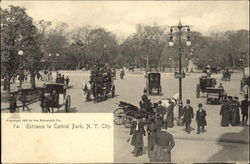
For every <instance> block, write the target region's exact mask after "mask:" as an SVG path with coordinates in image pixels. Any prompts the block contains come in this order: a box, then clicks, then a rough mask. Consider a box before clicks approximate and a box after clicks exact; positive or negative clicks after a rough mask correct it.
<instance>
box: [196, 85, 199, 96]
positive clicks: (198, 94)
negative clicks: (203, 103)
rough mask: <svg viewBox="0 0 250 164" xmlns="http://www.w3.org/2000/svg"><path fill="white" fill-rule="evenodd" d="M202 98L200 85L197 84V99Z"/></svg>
mask: <svg viewBox="0 0 250 164" xmlns="http://www.w3.org/2000/svg"><path fill="white" fill-rule="evenodd" d="M199 97H200V85H199V84H197V86H196V98H199Z"/></svg>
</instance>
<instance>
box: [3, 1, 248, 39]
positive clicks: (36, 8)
mask: <svg viewBox="0 0 250 164" xmlns="http://www.w3.org/2000/svg"><path fill="white" fill-rule="evenodd" d="M8 5H15V6H22V7H24V8H26V9H27V13H28V15H30V16H31V17H32V18H33V19H34V20H42V19H43V20H48V21H52V23H53V24H56V23H58V22H65V23H67V24H68V25H69V28H70V29H73V28H75V27H80V26H84V25H91V26H94V27H104V28H105V29H107V30H108V31H111V32H113V33H115V34H117V35H118V36H121V37H127V36H129V35H131V34H132V33H134V32H135V30H136V24H140V23H142V24H149V25H153V23H157V24H158V25H164V26H172V25H177V24H178V22H179V20H181V22H182V24H183V25H191V26H192V27H191V30H195V31H199V32H201V33H202V34H204V35H208V34H209V33H211V32H222V31H227V30H239V29H249V7H248V6H249V2H248V1H2V2H1V6H2V8H6V7H8Z"/></svg>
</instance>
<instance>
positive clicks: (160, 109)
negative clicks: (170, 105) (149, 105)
mask: <svg viewBox="0 0 250 164" xmlns="http://www.w3.org/2000/svg"><path fill="white" fill-rule="evenodd" d="M166 111H167V109H166V108H165V107H164V106H163V105H162V101H161V100H160V101H159V102H158V107H157V108H156V114H157V115H159V116H160V117H161V118H163V115H164V114H165V113H166Z"/></svg>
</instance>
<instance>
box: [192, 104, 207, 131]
mask: <svg viewBox="0 0 250 164" xmlns="http://www.w3.org/2000/svg"><path fill="white" fill-rule="evenodd" d="M198 108H199V109H198V110H197V112H196V119H195V120H196V122H197V134H200V128H201V129H202V132H204V128H205V126H206V125H207V121H206V116H207V113H206V111H205V110H204V109H203V108H202V104H201V103H200V104H199V105H198Z"/></svg>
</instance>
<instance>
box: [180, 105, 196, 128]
mask: <svg viewBox="0 0 250 164" xmlns="http://www.w3.org/2000/svg"><path fill="white" fill-rule="evenodd" d="M186 104H187V105H186V106H184V108H183V122H184V123H185V124H186V132H187V133H190V124H191V121H192V119H193V117H194V113H193V107H191V106H190V100H187V102H186Z"/></svg>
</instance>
